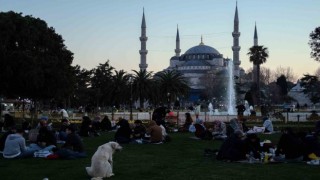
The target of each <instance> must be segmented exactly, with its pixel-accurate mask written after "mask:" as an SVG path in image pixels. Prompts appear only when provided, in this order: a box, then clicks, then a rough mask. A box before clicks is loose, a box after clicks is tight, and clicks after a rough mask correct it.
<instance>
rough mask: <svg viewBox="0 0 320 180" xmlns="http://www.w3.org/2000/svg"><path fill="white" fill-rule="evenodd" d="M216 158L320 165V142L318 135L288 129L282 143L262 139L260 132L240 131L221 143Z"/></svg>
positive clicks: (280, 140) (281, 140) (282, 137)
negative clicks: (258, 133) (246, 132)
mask: <svg viewBox="0 0 320 180" xmlns="http://www.w3.org/2000/svg"><path fill="white" fill-rule="evenodd" d="M216 158H217V159H218V160H226V161H241V160H249V161H251V160H254V161H258V162H261V161H263V162H299V161H303V160H305V161H308V164H313V165H320V162H319V160H320V143H319V141H318V138H317V135H314V134H307V133H295V132H294V131H293V130H292V129H291V128H286V129H285V130H284V131H283V133H282V135H281V137H280V139H279V141H278V143H277V144H273V143H271V141H268V142H262V143H261V141H260V139H259V137H258V136H257V134H256V133H249V134H244V133H243V132H242V131H241V130H236V131H235V132H234V133H233V134H231V135H230V136H229V137H228V138H227V139H226V140H225V141H224V142H223V143H222V145H221V147H220V149H219V151H218V153H217V156H216Z"/></svg>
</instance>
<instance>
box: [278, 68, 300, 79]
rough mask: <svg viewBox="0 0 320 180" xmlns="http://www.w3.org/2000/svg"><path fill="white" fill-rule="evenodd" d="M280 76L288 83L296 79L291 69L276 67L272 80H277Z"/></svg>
mask: <svg viewBox="0 0 320 180" xmlns="http://www.w3.org/2000/svg"><path fill="white" fill-rule="evenodd" d="M281 75H284V76H285V77H286V79H287V81H289V82H296V81H297V77H296V75H295V74H294V72H293V70H292V68H291V67H287V68H284V67H281V66H280V67H277V69H276V70H275V71H274V79H275V80H277V79H278V78H279V77H280V76H281Z"/></svg>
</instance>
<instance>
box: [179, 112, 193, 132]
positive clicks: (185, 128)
mask: <svg viewBox="0 0 320 180" xmlns="http://www.w3.org/2000/svg"><path fill="white" fill-rule="evenodd" d="M185 117H186V120H185V122H184V124H183V126H182V127H181V128H180V130H179V131H182V132H187V131H188V130H189V127H190V126H191V125H192V123H193V120H192V117H191V114H190V113H188V112H187V113H185Z"/></svg>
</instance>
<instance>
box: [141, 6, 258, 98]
mask: <svg viewBox="0 0 320 180" xmlns="http://www.w3.org/2000/svg"><path fill="white" fill-rule="evenodd" d="M232 36H233V46H232V51H233V60H231V59H228V58H224V57H223V55H222V54H221V53H219V51H218V50H217V49H215V48H213V47H211V46H208V45H205V44H204V43H203V39H202V37H201V42H200V44H199V45H197V46H194V47H191V48H190V49H188V50H187V51H186V52H185V53H184V54H180V53H181V49H180V37H179V29H178V27H177V33H176V48H175V56H173V57H171V59H170V66H169V67H168V68H166V69H165V70H177V71H179V72H181V73H182V74H183V75H184V76H185V77H186V78H187V79H188V81H189V85H190V87H191V92H190V97H189V100H190V101H197V100H198V99H199V97H200V93H201V91H202V90H203V89H204V86H203V85H202V83H201V77H203V76H205V75H207V74H210V73H211V74H215V73H218V72H220V71H226V69H227V65H228V63H229V62H233V64H234V72H233V74H234V76H236V77H238V78H241V75H243V74H244V70H243V69H242V68H241V67H240V64H241V61H240V59H239V52H240V46H239V37H240V32H239V18H238V8H237V5H236V8H235V15H234V28H233V32H232ZM147 39H148V38H147V36H146V22H145V15H144V12H143V16H142V24H141V37H140V41H141V50H140V51H139V53H140V64H139V67H140V69H141V70H145V69H146V68H147V67H148V65H147V63H146V62H147V58H146V56H147V53H148V51H147V49H146V42H147ZM254 45H257V34H256V27H255V35H254ZM254 69H255V68H254ZM165 70H164V71H165ZM253 78H254V77H253Z"/></svg>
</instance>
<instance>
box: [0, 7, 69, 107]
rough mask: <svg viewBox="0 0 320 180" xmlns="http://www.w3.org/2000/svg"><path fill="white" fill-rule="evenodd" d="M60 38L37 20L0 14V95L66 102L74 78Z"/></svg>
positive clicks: (42, 22)
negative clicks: (54, 99) (62, 100)
mask: <svg viewBox="0 0 320 180" xmlns="http://www.w3.org/2000/svg"><path fill="white" fill-rule="evenodd" d="M63 42H64V40H63V38H62V37H61V35H59V34H57V33H56V32H55V30H54V29H53V28H52V27H48V26H47V23H46V22H45V21H43V20H41V19H39V18H34V17H32V16H22V14H21V13H20V14H19V13H15V12H12V11H10V12H6V13H3V12H2V13H0V82H1V88H0V94H3V95H5V96H7V97H9V96H10V97H21V98H31V99H33V100H36V101H37V100H43V99H52V98H60V99H67V98H68V97H69V96H70V95H71V94H72V92H73V88H74V83H75V78H74V71H73V67H72V66H71V63H72V60H73V53H72V52H71V51H69V50H68V49H67V47H66V46H65V45H64V43H63Z"/></svg>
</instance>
